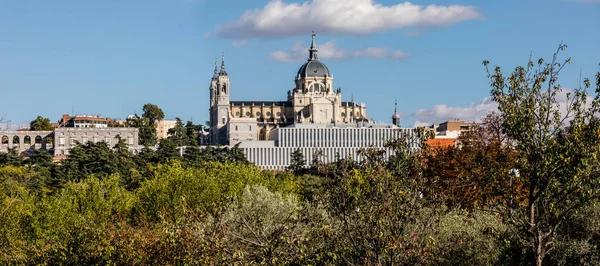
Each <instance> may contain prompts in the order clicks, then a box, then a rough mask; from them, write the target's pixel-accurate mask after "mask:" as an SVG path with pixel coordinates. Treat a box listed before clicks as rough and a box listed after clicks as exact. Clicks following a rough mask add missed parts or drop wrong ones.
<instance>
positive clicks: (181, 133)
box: [168, 117, 189, 146]
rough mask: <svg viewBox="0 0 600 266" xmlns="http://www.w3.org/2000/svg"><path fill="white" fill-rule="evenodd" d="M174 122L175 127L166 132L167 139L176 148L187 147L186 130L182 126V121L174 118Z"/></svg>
mask: <svg viewBox="0 0 600 266" xmlns="http://www.w3.org/2000/svg"><path fill="white" fill-rule="evenodd" d="M175 120H176V122H175V126H174V127H173V128H170V129H169V131H168V134H169V136H168V138H169V139H170V140H172V141H173V142H174V143H175V144H176V145H177V146H187V145H188V144H189V141H188V134H187V128H185V127H184V126H183V121H181V119H180V118H179V117H176V118H175Z"/></svg>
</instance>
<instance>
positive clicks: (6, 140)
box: [2, 136, 8, 144]
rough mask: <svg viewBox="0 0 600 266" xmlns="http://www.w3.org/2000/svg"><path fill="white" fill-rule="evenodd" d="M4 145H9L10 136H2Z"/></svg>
mask: <svg viewBox="0 0 600 266" xmlns="http://www.w3.org/2000/svg"><path fill="white" fill-rule="evenodd" d="M2 144H8V136H2Z"/></svg>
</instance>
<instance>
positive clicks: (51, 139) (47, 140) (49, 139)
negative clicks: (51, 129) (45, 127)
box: [44, 136, 53, 144]
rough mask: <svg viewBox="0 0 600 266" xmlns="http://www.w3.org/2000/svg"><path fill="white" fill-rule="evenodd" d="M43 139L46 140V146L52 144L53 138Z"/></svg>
mask: <svg viewBox="0 0 600 266" xmlns="http://www.w3.org/2000/svg"><path fill="white" fill-rule="evenodd" d="M44 139H45V140H46V144H52V141H53V138H52V137H51V136H46V137H45V138H44Z"/></svg>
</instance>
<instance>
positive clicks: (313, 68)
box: [296, 33, 331, 78]
mask: <svg viewBox="0 0 600 266" xmlns="http://www.w3.org/2000/svg"><path fill="white" fill-rule="evenodd" d="M318 51H319V50H317V45H316V44H315V34H314V33H313V35H312V43H311V44H310V48H308V61H307V62H306V63H304V65H302V66H301V67H300V69H299V70H298V74H297V75H296V77H297V78H305V77H325V76H326V77H331V72H329V68H327V66H326V65H325V64H323V63H322V62H321V61H319V57H318V56H317V52H318Z"/></svg>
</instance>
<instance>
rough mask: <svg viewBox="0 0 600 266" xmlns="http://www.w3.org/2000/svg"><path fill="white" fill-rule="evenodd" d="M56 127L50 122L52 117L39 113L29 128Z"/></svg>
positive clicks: (45, 128) (50, 128) (47, 128)
mask: <svg viewBox="0 0 600 266" xmlns="http://www.w3.org/2000/svg"><path fill="white" fill-rule="evenodd" d="M52 129H54V128H53V127H52V125H51V124H50V119H49V118H45V117H41V116H39V115H38V117H36V118H35V119H34V120H33V121H31V122H30V123H29V130H35V131H38V130H52Z"/></svg>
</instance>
